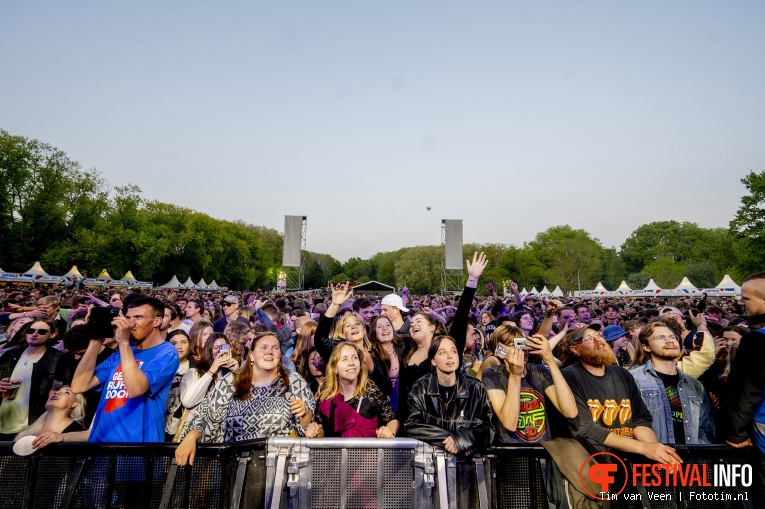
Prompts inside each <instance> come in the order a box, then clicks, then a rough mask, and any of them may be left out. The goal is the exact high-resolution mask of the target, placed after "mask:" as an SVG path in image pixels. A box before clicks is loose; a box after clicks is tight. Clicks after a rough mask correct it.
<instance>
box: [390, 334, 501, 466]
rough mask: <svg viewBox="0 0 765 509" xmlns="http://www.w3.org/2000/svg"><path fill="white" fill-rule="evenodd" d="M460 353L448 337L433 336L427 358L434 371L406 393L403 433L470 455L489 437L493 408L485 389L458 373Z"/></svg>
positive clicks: (452, 452) (485, 443)
mask: <svg viewBox="0 0 765 509" xmlns="http://www.w3.org/2000/svg"><path fill="white" fill-rule="evenodd" d="M461 355H462V352H459V351H458V350H457V345H456V344H455V341H454V340H453V339H452V338H451V337H450V336H438V337H436V338H434V339H433V342H432V343H431V344H430V349H429V350H428V359H429V360H430V362H431V363H432V365H433V367H434V370H435V373H431V374H429V375H425V376H423V377H422V378H420V379H419V380H417V382H416V383H415V384H414V387H413V388H412V391H411V392H410V393H409V398H408V403H409V417H408V418H407V420H406V424H405V426H406V433H407V436H409V437H411V438H416V439H418V440H422V441H423V442H428V443H429V444H431V445H437V446H440V447H443V448H444V449H445V450H446V452H448V453H451V454H464V455H470V454H472V453H473V452H475V451H480V450H482V449H484V448H486V447H487V446H488V445H489V444H490V443H491V440H492V437H493V434H494V431H493V429H492V427H491V419H492V410H491V406H490V405H489V399H488V396H487V393H486V388H485V387H484V386H483V384H482V383H481V382H480V381H478V380H476V379H475V378H472V377H469V376H466V375H464V374H462V373H461V372H459V365H460V358H461Z"/></svg>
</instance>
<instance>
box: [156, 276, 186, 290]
mask: <svg viewBox="0 0 765 509" xmlns="http://www.w3.org/2000/svg"><path fill="white" fill-rule="evenodd" d="M183 287H184V285H182V284H181V282H180V281H178V278H177V277H176V276H173V279H171V280H170V281H168V282H167V283H165V284H163V285H161V286H158V287H157V288H158V289H159V288H161V289H164V290H166V289H171V290H178V289H180V288H183Z"/></svg>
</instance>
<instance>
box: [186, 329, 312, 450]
mask: <svg viewBox="0 0 765 509" xmlns="http://www.w3.org/2000/svg"><path fill="white" fill-rule="evenodd" d="M281 356H282V352H281V347H280V343H279V339H278V338H277V337H276V335H274V334H273V333H272V332H263V333H260V334H258V335H256V336H255V338H254V339H253V341H252V345H251V350H250V353H249V355H248V357H247V358H246V362H245V363H244V366H242V368H241V369H240V370H238V371H236V372H235V373H228V374H227V375H225V376H224V377H223V378H221V379H220V380H218V381H217V382H216V383H215V386H214V387H213V389H212V390H211V391H210V392H208V393H207V395H206V396H205V399H204V400H203V401H202V403H200V405H199V407H198V408H197V412H196V415H194V418H193V419H192V420H191V422H190V424H189V431H188V433H187V435H186V437H185V438H184V439H183V441H182V442H181V444H180V445H179V446H178V449H177V450H176V451H175V459H176V460H177V462H178V464H179V465H186V464H190V465H193V464H194V456H195V454H196V449H197V443H198V442H200V441H201V440H202V437H204V438H205V441H206V442H238V441H243V440H252V439H255V438H263V437H271V436H296V435H298V434H299V435H304V434H305V428H306V427H307V426H308V424H309V423H310V422H311V419H312V418H313V412H314V408H315V401H314V398H313V394H311V390H310V388H309V387H308V384H307V383H306V381H305V380H304V379H303V378H302V377H301V376H300V375H298V374H297V373H295V372H293V371H286V370H284V369H283V368H282V364H281Z"/></svg>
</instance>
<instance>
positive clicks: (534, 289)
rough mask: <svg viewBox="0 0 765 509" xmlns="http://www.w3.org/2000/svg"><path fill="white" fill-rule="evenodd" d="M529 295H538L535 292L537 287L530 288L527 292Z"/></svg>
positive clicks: (537, 291)
mask: <svg viewBox="0 0 765 509" xmlns="http://www.w3.org/2000/svg"><path fill="white" fill-rule="evenodd" d="M529 293H530V294H531V295H539V290H537V287H536V286H534V287H532V288H531V291H530V292H529Z"/></svg>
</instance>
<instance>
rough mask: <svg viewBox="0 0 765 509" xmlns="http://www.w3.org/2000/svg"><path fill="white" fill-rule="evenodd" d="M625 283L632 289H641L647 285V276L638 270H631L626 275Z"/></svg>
mask: <svg viewBox="0 0 765 509" xmlns="http://www.w3.org/2000/svg"><path fill="white" fill-rule="evenodd" d="M625 281H626V282H627V284H628V285H629V287H630V288H632V289H633V290H642V289H643V288H645V287H646V286H648V278H647V277H646V275H645V274H641V273H639V272H633V273H632V274H628V275H627V279H625Z"/></svg>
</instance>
